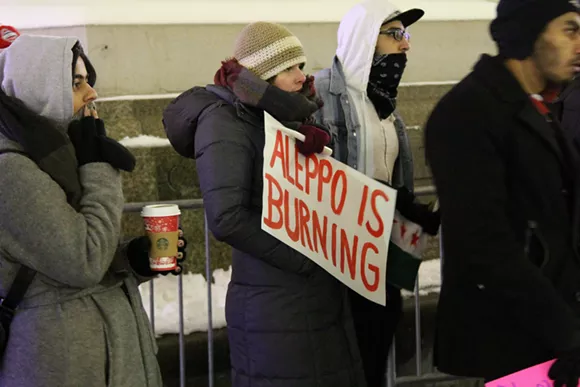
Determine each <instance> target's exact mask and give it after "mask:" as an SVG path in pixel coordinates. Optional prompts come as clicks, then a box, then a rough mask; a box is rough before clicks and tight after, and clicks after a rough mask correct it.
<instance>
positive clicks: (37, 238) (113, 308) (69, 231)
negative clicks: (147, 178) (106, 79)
mask: <svg viewBox="0 0 580 387" xmlns="http://www.w3.org/2000/svg"><path fill="white" fill-rule="evenodd" d="M76 42H77V39H75V38H54V37H40V36H26V35H23V36H21V37H19V38H18V39H17V40H16V41H15V42H14V43H13V44H12V46H10V47H9V48H8V49H6V50H4V51H3V52H2V53H0V86H1V87H2V90H3V91H4V92H5V93H6V94H8V95H10V96H13V97H16V98H19V99H20V100H22V101H23V102H24V103H25V105H27V107H28V108H30V109H32V110H33V111H35V112H36V113H38V114H40V115H42V116H44V117H47V118H50V119H52V120H54V121H56V122H57V123H59V124H60V125H61V127H63V128H66V125H67V124H68V122H69V121H70V119H71V117H72V116H73V105H72V91H71V90H72V51H71V49H72V47H73V46H74V44H75V43H76ZM6 150H22V148H21V147H20V146H19V145H18V144H17V143H14V142H11V141H9V140H8V139H7V138H5V137H3V136H2V135H0V151H6ZM78 171H79V179H80V184H81V186H82V189H83V197H82V199H81V208H80V210H79V211H78V212H77V211H75V210H74V209H73V208H72V207H71V206H70V205H69V204H68V203H67V200H66V195H65V193H64V191H63V190H62V189H61V187H60V186H59V185H58V184H57V183H56V182H55V181H54V180H53V179H52V178H51V177H50V176H49V175H47V174H46V173H44V172H43V171H42V170H41V169H40V168H39V167H38V166H37V165H36V164H35V163H34V162H33V161H31V160H30V159H29V158H27V157H26V156H24V155H21V154H18V153H3V154H0V295H5V294H6V292H7V290H8V289H9V287H10V285H11V284H12V281H13V280H14V277H15V275H16V272H17V271H18V269H19V267H20V265H21V264H22V265H26V266H28V267H30V268H33V269H34V270H36V271H37V272H38V274H37V275H36V277H35V279H34V281H33V283H32V284H31V286H30V288H29V290H28V292H27V294H26V297H25V299H24V302H23V303H22V304H21V307H20V308H19V310H18V311H17V313H16V316H15V318H14V321H13V323H12V326H11V331H10V336H9V339H8V346H7V349H6V352H5V356H4V360H3V364H2V365H1V368H0V386H9V387H40V386H43V387H81V386H82V387H92V386H94V387H103V386H111V387H147V386H149V387H159V386H162V382H161V376H160V371H159V367H158V364H157V360H156V357H155V352H156V346H155V341H154V337H153V335H152V333H151V329H150V326H149V323H148V319H147V316H146V314H145V311H144V309H143V306H142V303H141V298H140V295H139V291H138V288H137V286H138V280H137V278H136V277H135V276H133V275H131V274H130V270H127V269H126V268H127V266H128V265H126V264H125V263H126V259H125V258H124V257H123V256H122V250H118V249H117V248H118V240H119V234H120V228H121V214H122V208H123V193H122V189H121V177H120V174H119V172H118V171H117V170H115V169H113V168H112V167H111V166H110V165H109V164H107V163H90V164H87V165H84V166H82V167H80V168H79V170H78ZM114 258H115V259H114ZM115 263H116V265H115ZM112 267H115V268H117V267H119V268H125V270H121V269H115V270H114V269H112ZM123 284H125V286H124V287H122V285H123ZM123 288H125V289H126V290H127V294H125V291H124V290H123Z"/></svg>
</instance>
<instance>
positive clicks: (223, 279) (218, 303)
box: [139, 259, 441, 336]
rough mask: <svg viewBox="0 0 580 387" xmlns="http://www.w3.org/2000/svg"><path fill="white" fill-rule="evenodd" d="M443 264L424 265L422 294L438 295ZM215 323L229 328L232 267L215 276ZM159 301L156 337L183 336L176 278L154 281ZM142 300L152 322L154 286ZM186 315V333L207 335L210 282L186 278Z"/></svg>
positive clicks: (147, 288)
mask: <svg viewBox="0 0 580 387" xmlns="http://www.w3.org/2000/svg"><path fill="white" fill-rule="evenodd" d="M440 265H441V261H440V260H438V259H436V260H431V261H426V262H423V264H422V265H421V267H420V269H419V294H420V295H427V294H430V293H438V292H439V288H440V286H441V272H440ZM213 278H214V283H213V284H212V286H211V291H212V296H211V298H212V322H213V327H214V329H219V328H224V327H225V326H226V315H225V304H226V292H227V288H228V284H229V282H230V278H231V267H230V268H229V269H228V270H223V269H217V270H215V271H214V272H213ZM153 285H154V297H155V310H154V312H155V333H156V335H158V336H159V335H163V334H175V333H178V332H179V293H178V279H177V277H174V276H172V275H168V276H166V277H164V276H159V277H158V278H155V279H154V280H153ZM139 289H140V291H141V298H142V300H143V305H145V310H146V311H147V315H148V316H149V319H151V313H150V309H149V308H150V301H149V297H150V284H149V283H145V284H143V285H141V286H140V288H139ZM412 296H413V293H412V292H407V291H403V297H405V298H409V297H412ZM183 311H184V312H183V313H184V333H185V334H186V335H187V334H190V333H192V332H202V331H203V332H205V331H207V329H208V310H207V282H206V280H205V279H204V277H203V276H202V275H201V274H184V275H183Z"/></svg>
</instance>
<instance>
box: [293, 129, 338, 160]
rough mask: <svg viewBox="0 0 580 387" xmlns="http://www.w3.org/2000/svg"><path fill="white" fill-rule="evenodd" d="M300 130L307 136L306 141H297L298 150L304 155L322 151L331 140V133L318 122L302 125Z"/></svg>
mask: <svg viewBox="0 0 580 387" xmlns="http://www.w3.org/2000/svg"><path fill="white" fill-rule="evenodd" d="M298 131H299V132H300V133H302V134H303V135H304V137H306V138H305V139H304V142H302V141H296V146H297V147H298V150H299V151H300V153H302V154H303V155H304V156H310V155H311V154H313V153H322V151H323V150H324V147H325V146H326V145H328V143H329V142H330V134H329V133H328V131H326V129H323V128H322V127H321V126H318V125H316V124H304V125H301V126H300V128H298Z"/></svg>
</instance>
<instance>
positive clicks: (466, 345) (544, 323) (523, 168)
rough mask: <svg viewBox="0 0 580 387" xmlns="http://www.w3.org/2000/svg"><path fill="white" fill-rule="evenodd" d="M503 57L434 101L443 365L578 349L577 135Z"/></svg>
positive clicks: (520, 361) (492, 365) (470, 367)
mask: <svg viewBox="0 0 580 387" xmlns="http://www.w3.org/2000/svg"><path fill="white" fill-rule="evenodd" d="M558 133H560V134H561V128H560V127H559V125H558V124H556V123H553V124H550V123H549V122H548V120H547V119H546V118H545V117H544V116H543V115H542V114H540V112H539V111H538V109H536V108H535V107H534V105H533V104H532V102H531V100H530V98H529V96H528V95H527V94H526V93H525V92H524V91H523V89H522V88H521V87H520V85H519V83H518V82H517V80H516V79H515V78H514V77H513V75H512V74H511V73H510V72H509V71H508V70H507V68H506V67H505V66H504V64H503V63H502V61H501V60H500V59H499V58H497V57H489V56H487V55H484V56H483V57H482V58H481V60H480V61H479V63H477V64H476V66H475V68H474V71H473V72H472V73H471V74H470V75H468V76H467V77H466V78H465V79H464V80H463V81H461V82H460V83H459V84H458V85H457V86H455V87H454V88H453V89H452V90H451V91H450V92H449V93H448V94H447V95H446V96H445V97H444V98H443V99H442V100H441V101H440V102H439V104H438V105H437V106H436V108H435V110H434V111H433V113H432V115H431V117H430V118H429V121H428V123H427V126H426V155H427V159H428V162H429V163H430V165H431V168H432V171H433V176H434V179H435V184H436V186H437V190H438V193H439V198H440V203H441V214H442V234H443V250H444V258H443V262H444V263H443V284H442V288H441V296H440V300H439V307H438V312H437V313H438V314H437V334H436V346H435V359H436V365H437V366H438V367H439V369H440V370H441V371H444V372H448V373H452V374H457V375H467V376H476V377H487V378H494V377H498V376H501V375H505V374H508V373H511V372H515V371H518V370H520V369H523V368H525V367H528V366H531V365H534V364H536V363H540V362H542V361H546V360H549V359H551V358H553V357H554V356H555V354H556V353H557V351H559V350H563V349H567V348H571V347H580V260H579V255H578V250H579V243H580V238H579V236H580V235H579V228H578V226H579V225H580V223H579V211H578V210H579V204H580V201H579V200H578V198H579V195H580V184H579V183H580V171H579V169H578V165H577V155H576V154H575V152H574V150H573V148H572V147H571V146H570V143H569V142H567V141H565V140H564V141H559V140H558V136H557V135H558Z"/></svg>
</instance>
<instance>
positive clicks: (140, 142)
mask: <svg viewBox="0 0 580 387" xmlns="http://www.w3.org/2000/svg"><path fill="white" fill-rule="evenodd" d="M119 142H120V143H121V144H123V145H124V146H126V147H127V148H155V147H161V146H171V143H170V142H169V140H168V139H166V138H161V137H156V136H149V135H144V134H143V135H140V136H137V137H125V138H123V139H121V140H120V141H119Z"/></svg>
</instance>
